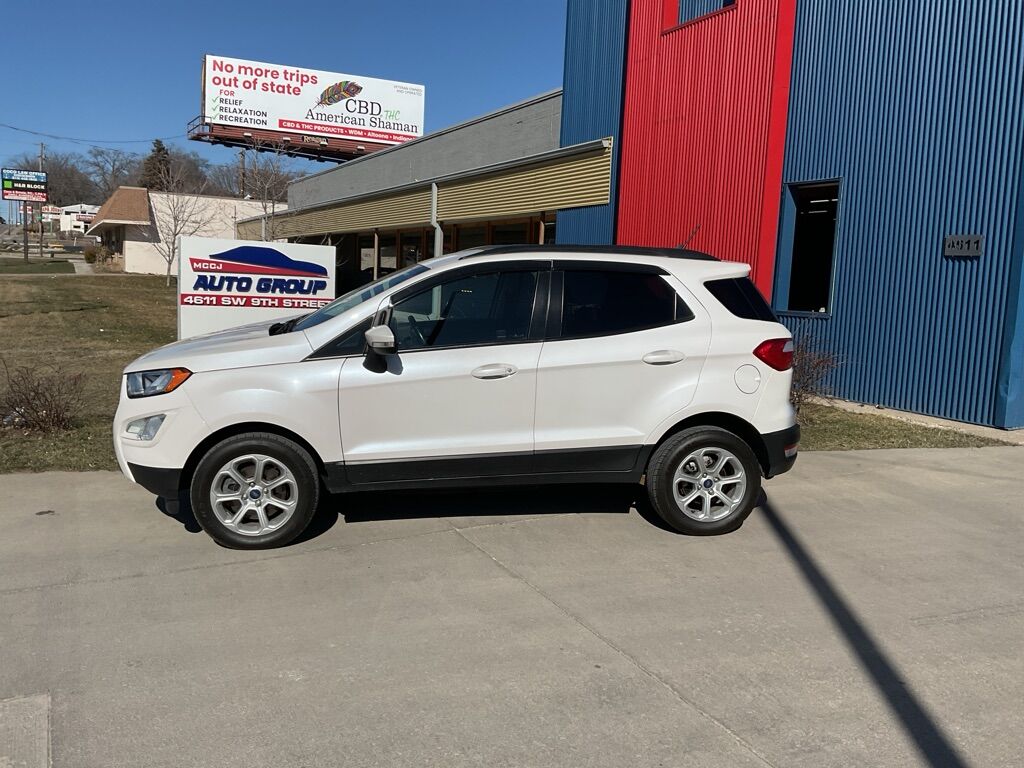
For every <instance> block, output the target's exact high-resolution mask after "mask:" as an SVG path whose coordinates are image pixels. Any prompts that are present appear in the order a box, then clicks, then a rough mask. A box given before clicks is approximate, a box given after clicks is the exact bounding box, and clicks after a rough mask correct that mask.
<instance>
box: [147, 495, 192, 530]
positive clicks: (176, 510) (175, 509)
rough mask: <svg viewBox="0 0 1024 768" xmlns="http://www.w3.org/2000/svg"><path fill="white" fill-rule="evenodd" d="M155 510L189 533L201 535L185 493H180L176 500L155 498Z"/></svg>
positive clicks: (161, 497)
mask: <svg viewBox="0 0 1024 768" xmlns="http://www.w3.org/2000/svg"><path fill="white" fill-rule="evenodd" d="M156 508H157V509H159V510H160V511H161V512H163V513H164V515H166V516H167V517H168V518H170V519H171V520H174V521H175V522H176V523H178V524H179V525H181V526H182V527H183V528H184V529H185V530H186V531H188V532H189V533H201V532H202V530H203V529H202V528H201V527H200V525H199V522H198V521H197V520H196V516H195V515H194V514H192V503H191V502H190V501H189V499H188V494H187V493H182V494H181V496H179V497H178V498H177V499H165V498H164V497H163V496H157V498H156Z"/></svg>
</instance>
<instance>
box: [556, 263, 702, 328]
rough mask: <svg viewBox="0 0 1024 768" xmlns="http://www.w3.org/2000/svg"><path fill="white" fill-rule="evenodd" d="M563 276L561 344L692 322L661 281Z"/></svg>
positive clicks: (609, 274)
mask: <svg viewBox="0 0 1024 768" xmlns="http://www.w3.org/2000/svg"><path fill="white" fill-rule="evenodd" d="M563 274H564V277H563V281H564V282H563V285H564V288H563V294H562V295H563V298H562V330H561V334H560V336H561V338H580V337H584V336H608V335H611V334H616V333H631V332H633V331H641V330H644V329H647V328H657V327H658V326H662V325H671V324H673V323H678V322H685V321H686V320H692V319H693V313H692V312H691V311H690V308H689V307H687V306H686V304H685V303H684V302H683V300H682V299H681V298H680V297H679V295H678V294H677V293H676V292H675V290H673V288H672V286H671V285H669V284H668V283H667V282H665V279H664V278H663V277H662V276H661V275H658V274H653V273H649V272H622V271H613V270H608V271H602V270H566V271H565V272H564V273H563Z"/></svg>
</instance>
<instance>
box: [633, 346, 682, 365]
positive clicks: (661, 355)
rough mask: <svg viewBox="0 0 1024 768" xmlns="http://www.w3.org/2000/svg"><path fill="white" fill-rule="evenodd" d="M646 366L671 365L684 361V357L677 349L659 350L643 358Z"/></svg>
mask: <svg viewBox="0 0 1024 768" xmlns="http://www.w3.org/2000/svg"><path fill="white" fill-rule="evenodd" d="M642 359H643V361H644V362H645V363H647V364H648V365H672V364H673V363H678V362H681V361H683V360H685V359H686V355H684V354H683V353H682V352H680V351H679V350H677V349H659V350H656V351H654V352H648V353H647V354H646V355H644V356H643V358H642Z"/></svg>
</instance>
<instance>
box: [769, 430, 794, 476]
mask: <svg viewBox="0 0 1024 768" xmlns="http://www.w3.org/2000/svg"><path fill="white" fill-rule="evenodd" d="M761 438H762V439H763V440H764V447H765V454H766V455H765V458H766V462H765V466H764V476H765V477H766V478H772V477H775V476H776V475H781V474H782V473H783V472H789V470H791V469H792V468H793V465H794V464H795V463H796V455H797V446H798V444H799V443H800V425H799V424H794V425H793V426H791V427H789V428H787V429H782V430H779V431H778V432H769V433H768V434H767V435H761Z"/></svg>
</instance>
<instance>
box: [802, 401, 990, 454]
mask: <svg viewBox="0 0 1024 768" xmlns="http://www.w3.org/2000/svg"><path fill="white" fill-rule="evenodd" d="M800 428H801V435H800V448H801V450H804V451H853V450H858V449H863V448H983V447H985V446H989V445H1007V443H1004V442H1002V441H1000V440H990V439H988V438H986V437H980V436H977V435H970V434H967V433H964V432H955V431H954V430H952V429H940V428H936V427H924V426H921V425H919V424H909V423H907V422H905V421H900V420H898V419H892V418H889V417H888V416H882V415H874V414H860V413H850V412H849V411H844V410H842V409H841V408H832V407H829V406H827V405H817V404H808V405H805V406H804V407H803V408H802V409H801V412H800Z"/></svg>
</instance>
